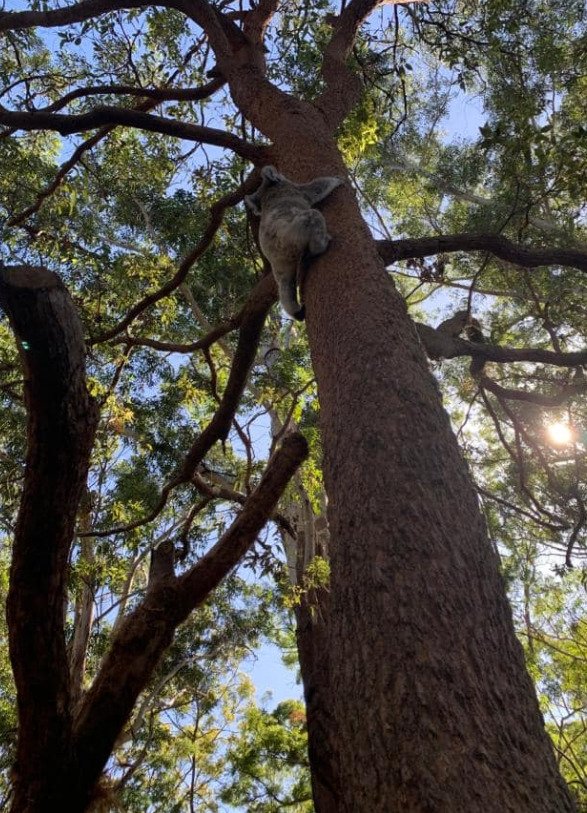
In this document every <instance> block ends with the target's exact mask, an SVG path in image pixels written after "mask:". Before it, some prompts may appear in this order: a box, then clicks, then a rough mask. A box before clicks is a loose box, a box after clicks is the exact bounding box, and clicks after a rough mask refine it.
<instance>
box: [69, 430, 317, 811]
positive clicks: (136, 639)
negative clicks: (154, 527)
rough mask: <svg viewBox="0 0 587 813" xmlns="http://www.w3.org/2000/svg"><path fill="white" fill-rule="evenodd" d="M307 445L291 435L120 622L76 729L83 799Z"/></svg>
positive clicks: (251, 539) (263, 519)
mask: <svg viewBox="0 0 587 813" xmlns="http://www.w3.org/2000/svg"><path fill="white" fill-rule="evenodd" d="M307 451H308V449H307V444H306V441H305V440H304V438H303V436H302V435H300V434H295V435H290V436H288V437H287V438H286V439H285V440H284V441H283V444H282V446H281V448H280V449H279V450H278V451H277V452H276V453H275V455H274V456H273V457H272V458H271V460H270V461H269V464H268V466H267V469H266V471H265V473H264V475H263V477H262V478H261V482H260V483H259V485H258V486H257V488H256V489H255V490H254V491H253V493H252V494H251V495H250V497H249V499H248V500H247V503H246V505H245V506H244V507H243V510H242V512H241V513H240V514H239V515H238V517H237V518H236V520H235V521H234V522H233V524H232V525H231V526H230V528H229V529H228V530H227V531H226V533H224V534H223V536H222V537H221V538H220V540H219V541H218V542H217V543H216V545H214V547H213V548H212V549H211V550H210V551H209V552H208V553H207V554H205V556H203V557H202V559H201V560H200V561H199V562H198V563H197V564H196V565H194V566H193V567H192V568H191V569H190V570H189V571H188V572H187V573H186V574H184V575H183V576H181V577H179V578H176V577H175V576H173V575H171V574H168V576H167V577H166V578H163V579H160V580H159V581H158V582H156V583H155V585H154V586H153V589H152V590H149V591H148V593H147V595H146V597H145V599H144V600H143V601H142V602H141V604H140V605H139V606H138V607H137V608H136V609H135V610H134V611H133V612H132V613H130V615H128V616H127V618H126V619H125V620H124V621H123V623H122V625H121V627H120V630H119V632H118V634H117V635H116V638H115V640H114V641H113V643H112V645H111V647H110V649H109V651H108V653H107V655H106V657H105V659H104V662H103V664H102V667H101V669H100V671H99V674H98V676H97V678H96V680H95V682H94V684H93V686H92V688H91V689H90V691H89V692H88V694H87V695H86V698H85V701H84V703H83V706H82V710H81V713H80V715H79V718H78V720H77V721H76V724H75V728H74V743H75V753H76V755H77V772H76V773H77V775H76V776H75V777H72V783H73V782H75V783H76V790H77V794H78V796H79V797H80V798H81V797H82V795H83V793H84V790H85V792H86V794H87V792H88V789H90V788H91V787H92V786H93V785H94V783H95V782H96V780H97V779H98V777H99V775H100V772H101V771H102V769H103V767H104V765H105V763H106V760H107V759H108V757H109V755H110V752H111V749H112V747H113V745H114V743H115V741H116V738H117V737H118V735H119V733H120V731H121V730H122V728H123V726H124V724H125V723H126V721H127V720H128V719H129V717H130V714H131V712H132V709H133V706H134V704H135V702H136V700H137V698H138V696H139V694H140V692H141V691H143V689H144V688H145V686H146V684H147V682H148V680H149V678H150V676H151V674H152V672H153V669H154V668H155V666H156V665H157V663H158V661H159V659H160V657H161V655H162V653H163V652H164V651H165V649H166V648H167V647H168V646H169V645H170V643H171V641H172V640H173V635H174V632H175V629H176V627H177V626H178V625H179V624H181V623H182V622H183V621H185V619H186V618H187V617H188V615H189V613H190V612H192V610H194V609H195V608H196V607H198V606H199V605H200V604H202V602H203V601H205V599H206V598H207V597H208V596H209V595H210V593H211V592H212V590H214V589H215V587H216V586H217V585H218V584H219V583H220V581H221V580H222V579H223V578H224V577H225V576H226V575H227V574H228V573H229V572H230V571H231V570H232V569H233V568H234V567H235V566H236V565H237V564H238V562H239V561H240V560H241V558H242V556H243V555H244V554H245V552H246V551H247V550H248V548H249V547H250V546H251V545H252V544H253V542H254V541H255V539H256V537H257V535H258V534H259V532H260V530H261V529H262V527H263V525H264V524H265V522H266V521H267V517H268V516H269V515H270V514H271V512H272V511H273V510H274V508H275V506H276V504H277V501H278V500H279V497H280V496H281V494H282V493H283V490H284V489H285V487H286V485H287V484H288V482H289V480H290V479H291V477H292V476H293V474H294V473H295V471H296V469H297V468H298V466H299V465H300V463H301V462H302V461H303V460H304V458H305V457H306V456H307Z"/></svg>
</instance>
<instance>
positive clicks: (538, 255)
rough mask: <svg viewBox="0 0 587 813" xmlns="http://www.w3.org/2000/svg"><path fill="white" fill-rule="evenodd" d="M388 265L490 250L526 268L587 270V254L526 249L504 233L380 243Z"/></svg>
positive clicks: (574, 251) (382, 254) (378, 242)
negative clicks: (438, 255)
mask: <svg viewBox="0 0 587 813" xmlns="http://www.w3.org/2000/svg"><path fill="white" fill-rule="evenodd" d="M376 242H377V250H378V251H379V255H380V257H381V258H382V259H383V261H384V263H385V264H386V265H390V264H391V263H394V262H397V261H398V260H407V259H411V258H412V257H430V256H431V255H435V254H448V253H450V252H452V251H488V252H490V253H491V254H494V255H495V256H496V257H499V258H500V259H502V260H507V261H508V262H510V263H513V264H514V265H521V266H524V267H525V268H537V267H540V266H546V265H562V266H568V267H570V268H577V269H579V270H580V271H587V252H585V251H579V250H578V249H573V248H558V247H557V248H534V249H533V248H527V247H526V246H521V245H518V244H516V243H513V242H512V241H511V240H508V239H507V237H502V235H501V234H446V235H441V236H439V237H419V238H415V239H406V240H377V241H376Z"/></svg>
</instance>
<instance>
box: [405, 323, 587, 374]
mask: <svg viewBox="0 0 587 813" xmlns="http://www.w3.org/2000/svg"><path fill="white" fill-rule="evenodd" d="M415 325H416V330H417V331H418V335H419V336H420V340H421V342H422V344H423V345H424V347H425V349H426V353H427V354H428V356H429V357H430V358H433V359H440V358H445V359H452V358H458V357H459V356H471V357H473V358H476V359H480V360H485V361H495V362H498V363H501V364H503V363H507V362H519V361H530V362H535V363H536V364H552V365H554V366H555V367H577V366H578V365H580V364H587V350H577V351H576V352H573V353H556V352H554V351H552V350H538V349H533V348H528V349H525V348H524V349H522V348H517V347H499V346H498V345H495V344H486V343H485V342H483V343H477V342H468V341H466V340H465V339H461V338H459V337H458V336H450V335H448V334H447V333H443V332H442V331H439V330H435V329H434V328H433V327H430V326H429V325H424V324H422V323H421V322H415Z"/></svg>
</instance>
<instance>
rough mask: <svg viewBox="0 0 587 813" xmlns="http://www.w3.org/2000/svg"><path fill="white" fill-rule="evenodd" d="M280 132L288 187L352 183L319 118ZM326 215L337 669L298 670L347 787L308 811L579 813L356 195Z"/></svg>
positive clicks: (323, 322)
mask: <svg viewBox="0 0 587 813" xmlns="http://www.w3.org/2000/svg"><path fill="white" fill-rule="evenodd" d="M272 131H273V132H272V135H273V137H274V138H275V152H276V158H277V161H276V162H277V164H278V166H279V169H280V170H281V171H283V172H284V173H285V174H286V175H288V176H289V177H291V178H293V179H295V180H296V181H308V180H310V179H311V178H312V177H315V176H317V175H324V174H336V175H339V174H341V173H343V172H344V169H343V167H342V162H341V161H340V159H339V156H338V154H337V152H336V149H335V146H334V143H333V141H332V140H329V139H328V138H327V135H326V133H324V128H322V131H321V130H320V124H319V120H318V118H317V117H313V116H312V115H310V114H309V115H307V116H305V117H304V118H303V119H302V118H301V117H298V118H296V117H295V116H292V117H286V116H281V118H280V119H279V121H278V122H277V124H275V123H274V125H273V127H272ZM286 133H287V137H286ZM325 214H326V219H327V222H328V228H329V232H330V234H331V235H332V236H333V238H334V239H333V242H332V244H331V246H330V248H329V250H328V251H327V252H326V254H325V255H324V256H323V257H321V258H319V259H318V260H317V261H316V262H315V263H314V264H313V265H312V267H311V269H310V271H309V273H308V275H307V279H306V283H305V301H306V309H307V329H308V336H309V341H310V348H311V352H312V359H313V364H314V370H315V373H316V378H317V382H318V390H319V396H320V409H321V422H322V431H323V442H324V477H325V483H326V489H327V493H328V499H329V508H328V516H329V525H330V532H331V538H332V542H333V544H332V555H331V565H332V576H331V607H330V621H329V629H328V648H327V651H325V652H324V653H323V655H322V657H324V658H327V662H326V664H325V666H324V668H323V669H320V670H317V669H316V668H315V658H309V659H308V663H310V664H312V666H311V668H308V669H304V658H302V668H303V669H304V671H305V672H306V675H305V678H307V677H308V676H309V677H310V679H311V682H312V692H313V693H316V692H317V691H318V692H319V696H320V697H321V698H322V701H321V702H326V701H325V700H324V698H328V699H329V702H330V703H331V708H330V709H329V710H328V713H323V714H320V715H318V714H316V710H315V709H314V711H313V712H312V713H311V714H310V717H309V725H310V727H312V726H313V725H314V723H315V721H316V720H319V725H320V726H324V724H325V722H327V721H328V720H329V719H332V732H330V733H331V735H332V736H328V735H326V740H327V741H328V743H335V744H336V747H337V753H336V755H335V757H334V759H333V760H332V764H336V765H337V766H338V771H339V781H338V784H337V786H336V788H335V790H336V792H337V793H338V798H337V799H336V801H335V802H334V803H332V802H331V801H330V802H329V801H326V802H323V801H322V800H321V799H320V798H316V808H317V810H318V811H319V813H324V812H325V811H327V813H330V811H333V810H338V811H341V813H344V812H345V811H348V813H357V811H367V810H368V811H371V812H373V813H375V811H382V813H383V812H385V813H391V812H392V811H401V812H402V813H408V811H423V810H431V811H432V810H433V811H450V813H456V811H466V813H474V812H475V811H484V813H486V812H487V811H496V813H497V811H499V812H500V813H503V811H516V813H523V811H528V813H530V811H532V813H538V812H539V811H545V813H546V811H549V813H552V811H554V810H556V811H567V810H569V811H570V810H573V803H572V801H571V799H570V795H569V793H568V790H567V788H566V786H565V784H564V782H563V781H562V779H561V777H560V775H559V773H558V771H557V768H556V765H555V761H554V757H553V753H552V746H551V743H550V741H549V739H548V736H547V735H546V732H545V730H544V726H543V720H542V717H541V714H540V711H539V709H538V704H537V701H536V696H535V692H534V688H533V686H532V683H531V681H530V679H529V677H528V674H527V672H526V669H525V665H524V659H523V653H522V649H521V647H520V645H519V643H518V641H517V639H516V637H515V633H514V629H513V624H512V619H511V611H510V607H509V604H508V602H507V598H506V594H505V589H504V585H503V581H502V578H501V576H500V572H499V561H498V557H497V555H496V554H495V552H494V551H493V549H492V547H491V545H490V544H489V541H488V538H487V534H486V529H485V526H484V523H483V520H482V517H481V514H480V511H479V507H478V504H477V499H476V495H475V492H474V489H473V487H472V483H471V481H470V478H469V474H468V471H467V467H466V464H465V462H464V460H463V459H462V457H461V455H460V452H459V449H458V446H457V443H456V439H455V437H454V435H453V433H452V430H451V427H450V424H449V420H448V416H447V414H446V413H445V411H444V409H443V407H442V401H441V397H440V393H439V391H438V388H437V386H436V383H435V381H434V378H433V376H432V375H431V373H430V371H429V369H428V365H427V361H426V358H425V355H424V352H423V349H422V347H421V345H420V340H419V338H418V335H417V332H416V329H415V327H414V324H413V323H412V321H411V320H410V318H409V317H408V315H407V312H406V308H405V305H404V302H403V300H402V299H401V297H400V296H399V294H398V293H397V291H396V290H395V287H394V285H393V284H392V282H391V281H390V279H389V277H388V276H387V275H386V274H385V271H384V268H383V265H382V263H381V260H380V259H379V257H378V255H377V251H376V247H375V244H374V241H373V239H372V237H371V235H370V234H369V232H368V229H367V227H366V225H365V223H364V222H363V220H362V218H361V215H360V212H359V209H358V206H357V203H356V201H355V199H354V198H353V195H352V192H351V190H350V188H349V187H348V186H347V187H346V188H344V189H340V190H337V191H336V192H335V193H334V194H333V195H332V198H331V199H329V201H328V202H327V205H326V206H325ZM358 399H360V401H359V400H358ZM318 634H319V635H321V634H322V632H321V631H318ZM313 651H314V652H316V651H317V648H316V647H315V648H314V650H313ZM321 676H322V677H323V679H324V680H326V681H327V682H328V685H327V687H326V688H325V690H324V691H320V690H319V688H318V687H317V685H316V681H317V680H318V681H319V680H320V679H321ZM307 688H308V687H307V686H306V689H307ZM313 733H315V732H312V730H311V731H310V740H312V737H313ZM317 736H318V737H319V738H321V739H322V741H324V738H325V737H324V732H318V734H317ZM313 768H314V769H315V770H321V769H320V766H318V765H316V766H313Z"/></svg>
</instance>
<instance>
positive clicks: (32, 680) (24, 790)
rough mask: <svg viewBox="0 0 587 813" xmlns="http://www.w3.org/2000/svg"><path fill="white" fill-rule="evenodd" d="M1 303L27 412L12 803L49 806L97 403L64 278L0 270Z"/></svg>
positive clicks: (14, 639) (14, 629)
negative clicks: (71, 573)
mask: <svg viewBox="0 0 587 813" xmlns="http://www.w3.org/2000/svg"><path fill="white" fill-rule="evenodd" d="M0 305H1V306H2V308H3V309H4V310H5V312H6V313H7V314H8V317H9V319H10V322H11V325H12V328H13V330H14V333H15V335H16V337H17V338H18V340H19V350H20V353H21V358H22V364H23V369H24V372H25V401H26V406H27V414H28V426H27V456H26V476H25V482H24V489H23V495H22V499H21V504H20V510H19V513H18V519H17V522H16V528H15V532H14V549H13V556H12V566H11V569H10V589H9V592H8V600H7V606H6V610H7V619H8V629H9V647H10V659H11V661H12V667H13V670H14V678H15V682H16V687H17V699H18V715H19V732H18V744H17V761H16V766H15V771H14V780H15V781H14V797H13V809H14V810H19V811H20V810H22V811H29V810H30V811H32V810H41V809H44V810H51V809H55V808H54V807H52V804H53V803H54V802H56V800H57V799H58V798H61V797H60V790H61V789H62V788H63V787H64V786H67V785H68V784H69V783H70V782H71V770H72V766H74V765H75V754H74V752H73V750H72V744H71V731H72V715H71V691H70V680H69V668H68V659H67V652H66V646H65V633H64V612H65V596H66V593H65V591H66V579H67V573H68V568H67V562H68V557H69V551H70V548H71V543H72V540H73V535H74V527H75V520H76V514H77V507H78V503H79V500H80V497H81V494H82V490H83V488H84V487H85V483H86V475H87V471H88V465H89V458H90V450H91V448H92V443H93V439H94V433H95V430H96V426H97V421H98V409H97V405H96V403H95V402H94V400H93V399H92V398H91V397H90V395H89V394H88V391H87V389H86V382H85V347H84V342H83V334H82V327H81V323H80V321H79V318H78V316H77V314H76V311H75V307H74V305H73V302H72V301H71V298H70V296H69V294H68V292H67V290H66V289H65V287H64V286H63V284H62V283H61V282H60V280H59V279H58V277H57V276H56V275H55V274H53V273H51V272H49V271H47V270H45V269H40V268H28V267H26V266H23V267H14V268H12V269H10V270H2V271H1V272H0ZM31 710H34V713H31ZM41 768H42V769H41ZM34 799H42V800H43V805H44V807H43V808H41V807H36V806H35V803H34V802H33V801H32V800H34ZM61 809H62V810H63V809H64V808H63V807H62V806H61Z"/></svg>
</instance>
